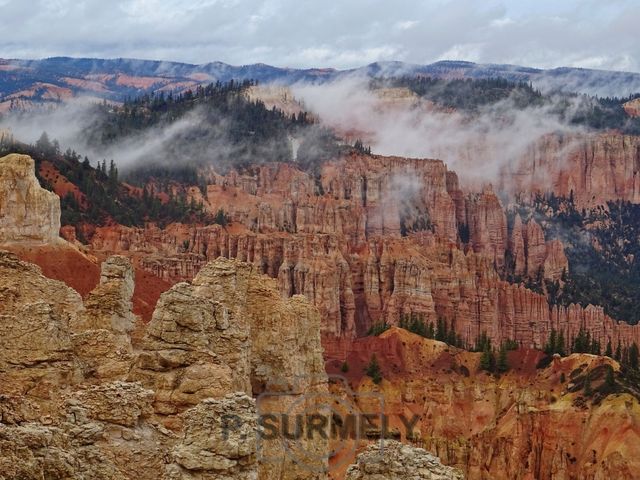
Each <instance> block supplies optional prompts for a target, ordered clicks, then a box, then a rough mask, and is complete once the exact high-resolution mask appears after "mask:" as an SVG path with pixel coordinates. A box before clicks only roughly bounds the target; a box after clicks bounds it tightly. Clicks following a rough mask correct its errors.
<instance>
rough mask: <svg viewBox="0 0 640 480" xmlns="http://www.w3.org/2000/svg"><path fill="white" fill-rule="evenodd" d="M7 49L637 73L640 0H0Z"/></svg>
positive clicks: (3, 51) (39, 53)
mask: <svg viewBox="0 0 640 480" xmlns="http://www.w3.org/2000/svg"><path fill="white" fill-rule="evenodd" d="M0 12H1V14H2V19H3V22H2V36H1V38H2V40H0V57H4V58H43V57H48V56H57V55H66V56H91V57H109V58H111V57H135V58H149V59H159V60H177V61H184V62H191V63H205V62H209V61H214V60H219V61H223V62H227V63H231V64H247V63H255V62H264V63H269V64H273V65H277V66H290V67H311V66H315V67H319V66H323V67H336V68H349V67H355V66H361V65H363V64H367V63H371V62H374V61H378V60H404V61H408V62H414V63H430V62H433V61H436V60H442V59H455V60H470V61H475V62H494V63H513V64H520V65H528V66H534V67H542V68H548V67H557V66H577V67H588V68H603V69H613V70H627V71H636V72H638V71H640V35H639V33H638V29H639V28H640V27H639V25H640V0H606V1H602V0H594V1H592V0H502V1H492V0H487V1H482V0H476V1H473V0H457V1H453V0H451V1H446V0H189V1H178V0H111V1H104V0H32V1H25V0H0Z"/></svg>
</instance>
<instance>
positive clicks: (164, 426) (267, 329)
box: [0, 251, 328, 480]
mask: <svg viewBox="0 0 640 480" xmlns="http://www.w3.org/2000/svg"><path fill="white" fill-rule="evenodd" d="M132 295H133V269H132V266H131V263H130V262H129V260H128V259H126V258H124V257H118V256H115V257H111V258H109V259H108V260H107V261H106V262H105V263H104V264H103V266H102V275H101V280H100V284H99V285H98V286H97V287H96V288H95V289H94V290H93V291H92V292H91V293H90V294H89V296H88V297H87V299H86V300H85V302H84V303H83V301H82V299H81V297H80V296H79V295H78V294H77V293H76V292H75V291H73V290H72V289H70V288H69V287H67V286H66V285H64V284H63V283H61V282H58V281H55V280H50V279H47V278H46V277H44V276H43V275H42V273H41V271H40V270H39V269H38V267H36V266H34V265H30V264H27V263H24V262H21V261H20V260H18V258H17V257H16V256H15V255H13V254H11V253H9V252H5V251H1V252H0V296H1V297H2V298H1V300H2V301H1V302H0V331H1V332H2V336H0V472H2V477H3V478H7V479H9V478H10V479H17V478H34V479H35V478H51V477H54V476H55V477H58V478H105V479H114V480H115V479H121V478H139V479H152V478H153V479H156V478H164V479H172V480H173V479H196V478H197V479H212V480H214V479H228V478H247V479H249V478H264V479H267V478H283V479H288V478H296V479H298V478H324V475H325V473H324V471H323V470H322V467H323V466H324V467H325V469H326V459H325V460H324V462H325V464H324V465H323V464H322V462H323V461H322V460H320V461H319V463H320V464H319V465H318V467H319V470H316V471H311V470H309V469H307V468H305V469H303V468H299V467H298V466H297V464H296V463H295V462H294V459H292V458H289V457H286V456H285V455H281V456H280V457H276V458H279V459H281V460H280V461H279V462H275V463H273V464H271V463H266V462H264V463H261V464H260V465H259V464H258V462H257V450H256V449H257V447H256V441H257V438H258V437H257V414H258V410H257V407H256V403H255V401H254V400H253V398H252V396H254V395H257V394H260V393H263V392H265V391H267V389H268V388H270V387H271V385H272V384H273V385H277V386H281V387H282V390H279V391H278V392H279V396H278V399H279V404H280V405H286V404H287V403H289V404H290V403H293V402H298V403H299V402H300V401H301V399H304V395H305V394H307V393H310V392H322V391H326V388H327V377H326V374H325V372H324V362H323V358H322V349H321V346H320V318H319V315H318V312H317V310H315V309H314V308H313V307H312V306H311V304H310V303H309V302H308V301H307V300H306V299H305V298H304V297H302V296H294V297H292V298H289V299H283V298H282V297H281V296H280V295H279V294H278V292H277V289H276V283H275V281H274V280H271V279H268V278H266V277H263V276H261V275H259V274H257V273H256V272H255V271H254V269H253V267H252V266H251V265H249V264H246V263H241V262H237V261H230V260H224V259H220V260H218V261H215V262H212V263H210V264H209V265H207V266H206V267H205V268H204V269H202V271H201V272H200V273H199V274H198V275H197V276H196V278H194V280H193V282H192V283H191V284H187V283H180V284H178V285H176V286H174V287H173V288H172V289H170V290H169V291H168V292H166V293H165V294H164V295H163V296H162V299H161V301H160V302H159V304H158V307H157V309H156V311H155V313H154V316H153V319H152V321H151V323H150V324H149V325H148V326H146V328H145V327H140V326H138V327H139V328H143V329H144V334H143V336H142V338H141V340H140V341H132V339H131V336H130V332H131V331H132V330H133V329H134V327H136V324H137V323H138V319H137V318H136V317H135V316H133V315H132V314H131V298H132ZM134 340H135V339H134ZM298 378H300V379H303V380H302V381H300V380H298ZM294 384H295V387H293V385H294ZM223 413H224V415H227V416H233V418H234V421H235V422H236V423H238V426H237V427H238V428H234V429H233V431H232V432H229V429H228V426H227V427H225V426H224V425H223V423H221V422H222V420H223V419H224V418H225V417H224V416H222V417H221V414H223ZM234 425H235V423H234ZM306 448H307V449H308V450H309V451H312V452H317V453H322V454H325V452H327V450H328V448H327V444H326V440H325V441H324V443H323V441H322V440H321V439H317V438H314V439H312V440H309V441H308V442H307V443H306ZM281 449H282V445H281V444H280V443H276V442H274V443H273V444H267V445H263V446H262V453H263V454H264V453H265V452H267V453H271V454H273V455H278V454H282V453H283V452H281ZM319 458H326V455H325V456H324V457H323V456H322V455H320V456H319Z"/></svg>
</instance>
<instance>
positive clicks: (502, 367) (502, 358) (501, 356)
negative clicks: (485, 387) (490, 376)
mask: <svg viewBox="0 0 640 480" xmlns="http://www.w3.org/2000/svg"><path fill="white" fill-rule="evenodd" d="M496 369H497V370H498V372H506V371H507V370H509V361H508V359H507V346H506V345H505V344H504V343H503V344H502V345H500V351H499V352H498V362H497V364H496Z"/></svg>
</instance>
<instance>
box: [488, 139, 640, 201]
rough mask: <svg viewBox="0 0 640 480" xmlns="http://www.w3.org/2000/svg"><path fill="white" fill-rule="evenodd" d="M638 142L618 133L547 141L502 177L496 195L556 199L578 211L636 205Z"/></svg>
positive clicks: (639, 191) (639, 184)
mask: <svg viewBox="0 0 640 480" xmlns="http://www.w3.org/2000/svg"><path fill="white" fill-rule="evenodd" d="M639 172H640V137H638V136H630V135H620V134H616V133H601V134H597V135H596V134H581V135H577V134H576V135H547V136H545V137H543V138H541V139H540V140H539V141H537V142H536V143H534V144H533V145H531V146H530V148H529V149H528V150H527V152H526V153H525V155H524V156H523V158H522V159H521V160H520V161H519V162H514V164H513V165H510V166H509V167H508V168H507V169H505V171H504V172H503V174H502V178H501V182H500V185H499V187H500V190H501V191H506V192H511V193H513V194H517V193H522V192H527V193H536V192H542V193H554V194H555V195H558V196H564V197H567V198H569V197H572V198H573V199H574V202H575V204H576V206H577V207H578V208H584V207H593V206H598V205H604V204H606V202H607V201H610V200H626V201H630V202H633V203H639V202H640V173H639Z"/></svg>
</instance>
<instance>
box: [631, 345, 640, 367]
mask: <svg viewBox="0 0 640 480" xmlns="http://www.w3.org/2000/svg"><path fill="white" fill-rule="evenodd" d="M638 356H639V355H638V344H637V343H636V342H633V343H632V344H631V346H630V347H629V366H630V367H631V368H633V369H634V370H638Z"/></svg>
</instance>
